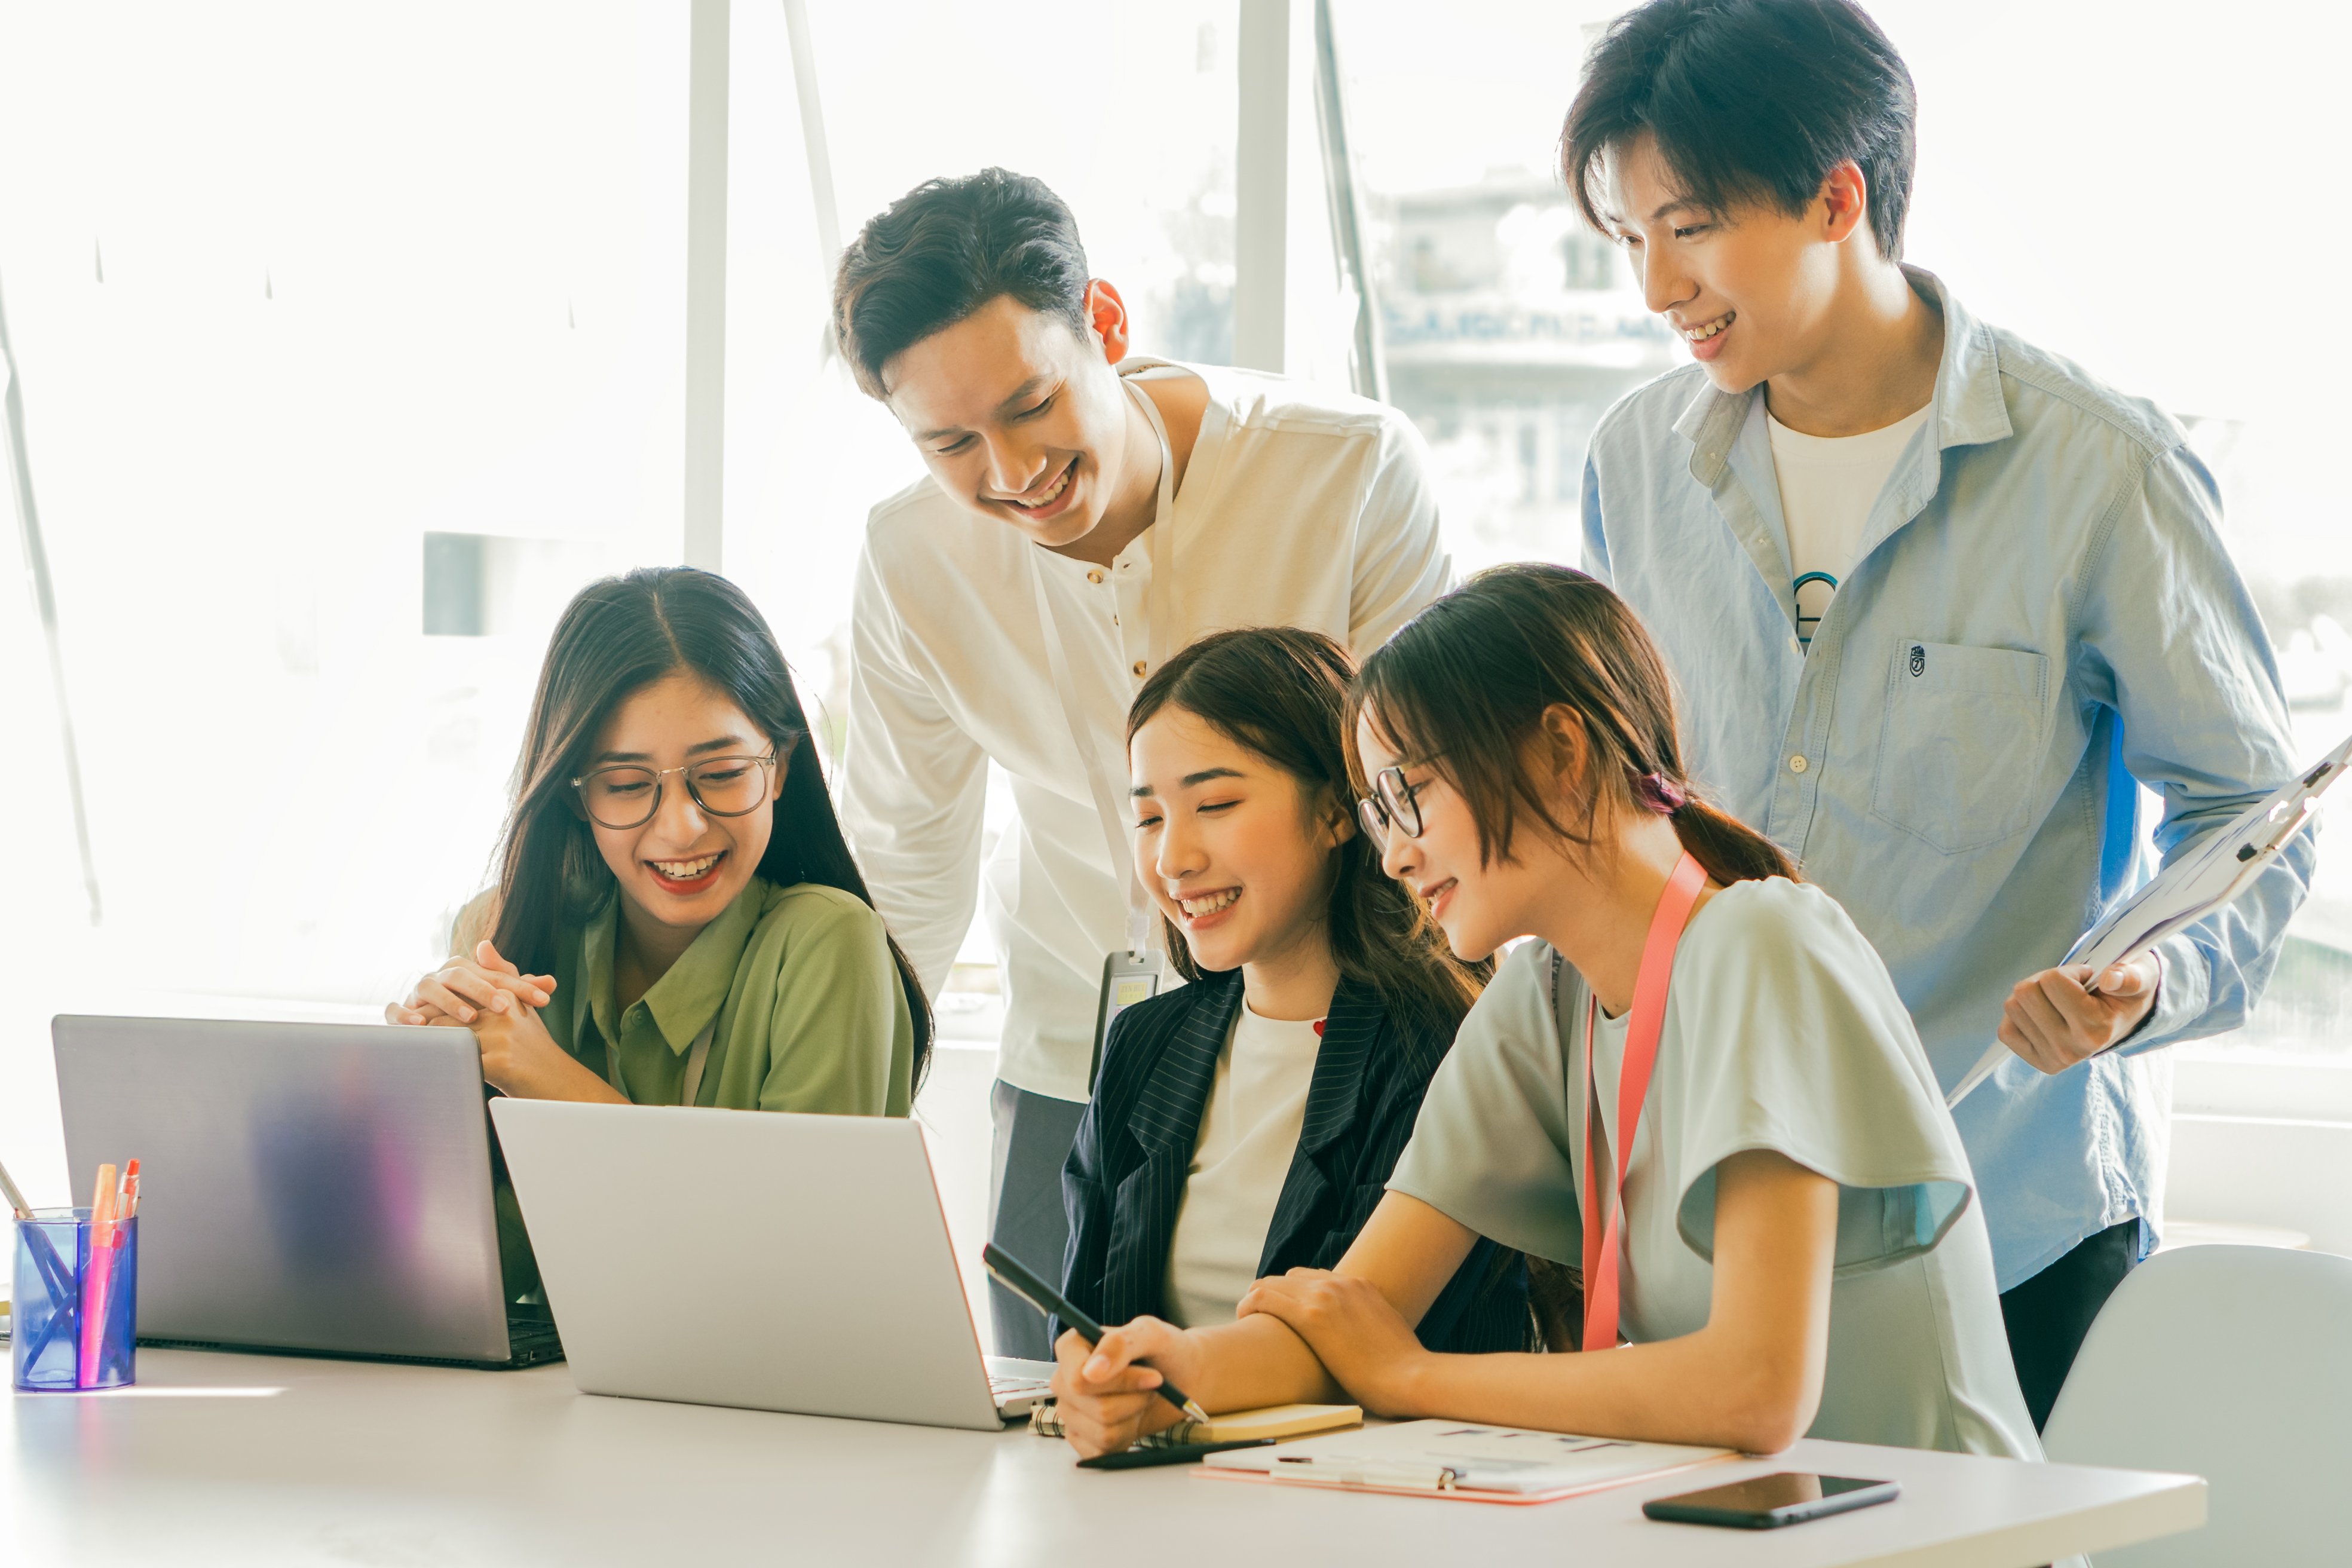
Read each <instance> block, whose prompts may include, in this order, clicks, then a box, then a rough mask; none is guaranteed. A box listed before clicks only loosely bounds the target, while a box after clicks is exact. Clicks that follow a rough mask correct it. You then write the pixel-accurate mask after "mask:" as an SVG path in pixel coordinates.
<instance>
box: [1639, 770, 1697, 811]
mask: <svg viewBox="0 0 2352 1568" xmlns="http://www.w3.org/2000/svg"><path fill="white" fill-rule="evenodd" d="M1633 796H1634V798H1635V799H1636V800H1639V801H1640V802H1641V803H1642V804H1643V805H1646V806H1648V807H1649V808H1650V809H1651V810H1652V811H1654V812H1656V813H1657V814H1658V815H1659V816H1673V815H1674V814H1675V813H1676V812H1678V811H1680V810H1681V809H1682V808H1683V807H1684V806H1685V805H1689V804H1690V792H1689V791H1687V790H1685V789H1684V788H1683V786H1682V785H1680V784H1676V783H1675V781H1674V780H1672V779H1670V778H1668V777H1667V776H1666V775H1665V774H1664V773H1642V774H1639V775H1637V776H1636V777H1635V778H1634V780H1633Z"/></svg>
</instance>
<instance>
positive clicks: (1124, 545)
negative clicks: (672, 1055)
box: [834, 169, 1451, 1359]
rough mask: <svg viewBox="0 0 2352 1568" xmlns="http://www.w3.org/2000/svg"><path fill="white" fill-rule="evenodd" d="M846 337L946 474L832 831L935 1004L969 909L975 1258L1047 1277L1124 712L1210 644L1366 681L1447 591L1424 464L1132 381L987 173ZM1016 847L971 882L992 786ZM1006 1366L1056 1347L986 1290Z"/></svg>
mask: <svg viewBox="0 0 2352 1568" xmlns="http://www.w3.org/2000/svg"><path fill="white" fill-rule="evenodd" d="M834 330H835V340H836V342H838V344H839V345H840V348H841V352H842V355H843V358H844V359H845V361H846V362H847V363H848V364H849V365H850V367H851V369H852V371H853V373H854V374H856V377H857V380H858V384H859V385H860V386H861V387H863V388H864V389H865V390H866V393H867V394H868V395H872V396H873V397H875V398H877V399H878V400H879V401H880V402H882V403H883V404H884V405H887V407H888V408H889V409H890V411H891V412H892V413H893V414H894V415H896V416H898V421H899V423H900V424H901V425H902V426H905V427H906V430H907V433H908V436H909V437H911V438H912V439H913V440H914V441H915V444H916V446H917V447H918V449H919V450H920V451H921V453H922V454H923V461H924V464H925V466H926V467H928V468H929V469H930V476H929V478H928V479H923V480H921V481H919V483H917V484H915V485H913V486H911V487H909V488H908V489H905V490H903V491H901V492H899V493H898V495H895V496H892V497H890V498H889V499H888V500H884V501H882V502H881V503H880V504H878V505H877V506H876V507H875V509H874V510H873V513H872V515H871V516H870V518H869V519H868V521H867V524H866V551H865V555H864V559H863V560H862V562H861V563H860V564H859V570H858V579H857V590H856V605H855V608H854V610H853V612H852V644H851V647H852V652H851V672H850V700H849V732H848V740H847V745H846V752H845V763H844V766H843V773H842V797H841V807H842V820H843V823H844V825H845V826H846V828H847V829H848V832H849V836H850V840H851V843H852V846H853V847H855V849H856V854H857V858H858V860H859V863H860V864H861V866H862V867H863V868H864V870H865V872H866V879H867V882H868V883H869V884H870V885H871V886H872V888H873V889H874V896H875V902H876V904H877V906H878V907H879V908H880V910H882V913H883V915H884V917H885V918H886V919H887V921H889V923H890V926H891V929H892V931H894V932H895V933H896V934H897V936H898V940H899V941H900V942H902V943H903V944H904V945H905V947H906V950H907V952H908V956H909V957H910V958H911V959H912V960H913V962H914V964H915V967H916V970H917V971H918V973H919V974H920V975H921V976H922V978H923V980H924V982H925V983H926V984H928V985H929V986H930V987H931V988H932V989H933V990H934V991H936V990H937V989H938V987H939V986H940V984H941V983H942V982H943V981H944V980H945V979H946V978H947V972H948V969H949V966H950V964H951V963H953V962H954V959H955V954H956V951H957V949H958V948H959V946H961V943H962V941H963V937H964V933H965V932H966V931H967V930H969V929H970V926H971V917H972V910H973V900H974V898H975V896H976V891H977V884H979V883H981V882H982V881H984V882H985V884H986V887H987V889H988V914H989V927H990V930H991V931H992V934H993V935H994V937H995V939H996V944H997V952H998V957H999V961H1000V963H1001V965H1002V973H1003V982H1004V989H1005V1022H1004V1035H1003V1046H1002V1052H1001V1055H1000V1057H999V1058H998V1069H997V1079H998V1081H997V1083H996V1086H995V1089H994V1093H993V1096H992V1111H993V1114H994V1119H995V1151H994V1169H993V1174H992V1180H991V1184H990V1193H989V1198H990V1205H989V1207H990V1215H989V1231H990V1236H991V1237H992V1239H993V1240H995V1241H996V1243H997V1244H998V1245H999V1246H1001V1247H1004V1248H1005V1249H1006V1250H1007V1251H1009V1252H1011V1253H1013V1255H1014V1256H1015V1257H1017V1258H1022V1259H1024V1261H1027V1262H1029V1263H1031V1264H1033V1265H1034V1266H1036V1267H1039V1268H1045V1269H1046V1270H1048V1271H1049V1272H1051V1271H1054V1270H1056V1269H1057V1268H1059V1264H1060V1258H1061V1254H1062V1250H1063V1247H1064V1243H1065V1239H1066V1219H1065V1217H1064V1214H1063V1208H1062V1195H1061V1166H1062V1161H1063V1159H1064V1157H1065V1156H1066V1154H1067V1153H1068V1152H1069V1147H1070V1142H1071V1140H1072V1138H1073V1137H1074V1136H1075V1134H1076V1130H1077V1123H1078V1117H1079V1114H1080V1113H1081V1112H1082V1111H1083V1110H1084V1109H1085V1102H1086V1098H1087V1089H1088V1082H1087V1079H1088V1074H1089V1072H1090V1071H1091V1068H1092V1065H1093V1053H1094V1024H1095V1017H1096V1003H1097V992H1098V987H1099V985H1100V984H1101V981H1102V976H1103V960H1104V957H1105V955H1106V954H1108V953H1110V952H1114V951H1118V950H1120V949H1124V948H1127V947H1128V946H1129V942H1130V938H1129V934H1128V933H1129V931H1130V930H1135V929H1140V928H1142V926H1143V925H1144V922H1143V921H1141V920H1139V919H1136V918H1135V915H1136V913H1137V912H1138V911H1139V910H1140V909H1141V903H1140V899H1139V892H1138V890H1137V889H1135V887H1134V884H1133V881H1132V879H1133V874H1134V873H1133V870H1132V868H1131V865H1130V862H1131V860H1132V856H1131V854H1130V852H1129V847H1128V844H1127V829H1128V826H1129V816H1128V814H1127V808H1126V805H1125V804H1124V803H1125V801H1126V797H1127V780H1128V772H1127V752H1126V744H1125V734H1126V714H1127V708H1128V704H1129V700H1131V699H1132V697H1133V696H1134V693H1135V690H1136V689H1137V688H1138V687H1139V686H1140V685H1141V684H1142V681H1143V679H1144V677H1145V675H1146V674H1148V673H1149V672H1150V670H1151V668H1154V667H1155V666H1156V665H1157V664H1158V663H1159V662H1160V660H1162V659H1164V658H1167V657H1168V656H1169V655H1171V654H1172V653H1174V652H1175V651H1176V650H1177V649H1179V648H1181V647H1183V646H1184V645H1185V644H1186V643H1188V642H1190V641H1191V640H1192V639H1193V638H1194V637H1198V636H1200V635H1201V634H1202V633H1203V632H1208V631H1213V630H1218V629H1220V628H1223V627H1228V626H1266V625H1290V626H1307V627H1311V628H1313V629H1315V630H1318V631H1321V632H1324V633H1326V634H1328V635H1329V636H1331V637H1335V638H1337V639H1339V641H1341V642H1343V643H1345V644H1347V645H1348V646H1349V647H1350V648H1351V649H1353V650H1354V651H1355V652H1356V653H1357V654H1358V655H1359V656H1360V655H1362V654H1363V653H1366V652H1369V651H1370V649H1371V648H1373V647H1377V646H1378V645H1379V644H1380V643H1381V641H1382V640H1383V639H1384V638H1386V637H1388V635H1389V634H1390V633H1391V632H1392V631H1394V630H1395V629H1396V628H1397V627H1398V626H1401V625H1402V624H1403V623H1404V622H1405V621H1406V620H1407V619H1409V618H1410V617H1411V616H1412V615H1413V614H1414V613H1415V612H1416V611H1418V610H1419V609H1420V608H1421V607H1422V606H1423V605H1426V604H1427V603H1429V601H1430V600H1432V599H1433V598H1435V597H1436V596H1437V595H1439V594H1440V593H1442V592H1444V590H1445V588H1446V587H1447V586H1448V585H1449V584H1450V581H1451V570H1450V566H1449V563H1448V562H1447V559H1446V555H1445V552H1444V549H1443V547H1442V546H1441V545H1440V543H1439V541H1438V529H1437V507H1436V503H1435V500H1433V497H1432V496H1431V494H1430V490H1429V487H1428V483H1427V479H1426V477H1425V471H1424V470H1425V468H1426V464H1425V461H1424V454H1423V446H1422V443H1421V440H1420V437H1419V436H1418V435H1417V433H1416V432H1415V431H1414V430H1413V427H1412V424H1411V423H1410V422H1409V421H1408V420H1407V419H1405V417H1404V416H1402V415H1401V414H1399V413H1397V412H1396V410H1394V409H1392V408H1389V407H1386V406H1383V405H1379V404H1374V403H1370V402H1367V401H1365V400H1363V399H1361V398H1357V397H1351V396H1348V395H1342V394H1337V393H1332V392H1328V391H1325V390H1322V389H1319V388H1315V387H1310V386H1307V385H1304V384H1298V383H1294V382H1290V381H1286V380H1284V379H1282V378H1280V377H1277V376H1270V375H1263V374H1254V373H1251V372H1247V371H1237V370H1229V369H1224V368H1222V367H1215V366H1192V365H1176V364H1171V363H1167V362H1165V361H1160V360H1153V359H1148V358H1140V357H1139V358H1133V359H1130V358H1129V356H1128V334H1129V325H1128V319H1127V310H1126V307H1125V305H1124V304H1123V303H1122V302H1121V300H1120V299H1119V296H1118V290H1117V289H1114V288H1113V287H1112V286H1111V285H1110V284H1108V283H1107V282H1105V281H1103V280H1101V279H1092V278H1089V276H1088V275H1087V261H1086V254H1085V252H1084V250H1083V249H1082V248H1081V247H1080V246H1079V243H1078V234H1077V226H1076V221H1075V220H1074V219H1073V218H1072V217H1071V216H1070V212H1069V209H1068V208H1067V207H1066V206H1065V205H1063V203H1062V202H1061V200H1060V198H1058V197H1057V196H1055V195H1054V194H1053V192H1051V191H1050V190H1048V189H1046V187H1045V185H1044V184H1041V183H1039V182H1038V181H1036V180H1034V179H1029V178H1027V177H1025V176H1023V175H1018V174H1009V173H1007V172H1005V171H1003V170H1001V169H989V170H983V171H982V172H981V173H980V174H974V175H971V176H970V177H968V178H964V179H957V180H934V181H930V182H929V183H927V184H923V185H920V186H918V187H917V188H916V189H915V190H913V191H912V192H909V193H908V195H906V196H904V197H902V198H901V199H900V200H899V201H898V202H897V203H895V204H893V205H891V206H890V207H889V208H888V210H887V211H885V212H884V213H882V214H881V215H880V216H877V217H876V218H874V219H873V220H872V221H871V222H870V223H868V224H867V225H866V228H865V230H864V232H862V233H861V234H860V235H859V236H858V237H857V239H856V242H855V243H854V244H853V245H851V246H850V247H849V248H848V250H847V251H846V252H845V255H844V256H843V258H842V264H841V271H840V274H839V276H838V278H837V279H835V286H834ZM991 760H993V761H994V762H995V763H997V764H998V765H999V766H1001V767H1003V769H1004V770H1005V772H1006V773H1009V774H1010V775H1012V782H1013V799H1014V802H1015V804H1016V805H1018V807H1019V811H1020V820H1019V822H1018V824H1017V825H1016V826H1014V827H1013V828H1012V829H1011V830H1010V831H1008V832H1007V833H1006V835H1005V836H1004V838H1003V841H1002V842H1001V843H1000V844H999V845H998V846H997V847H996V850H995V853H994V854H993V855H992V857H991V858H990V861H989V864H988V866H987V867H986V868H985V874H984V876H983V875H982V867H981V864H980V861H981V819H982V804H983V795H984V791H985V787H986V774H987V763H989V762H990V761H991ZM990 1300H991V1305H992V1311H993V1314H994V1320H995V1323H996V1343H997V1349H998V1350H999V1352H1001V1353H1003V1354H1007V1355H1021V1356H1031V1357H1035V1358H1038V1359H1045V1358H1048V1357H1050V1355H1051V1353H1052V1352H1051V1349H1050V1347H1049V1346H1048V1345H1047V1344H1046V1342H1045V1321H1044V1320H1043V1319H1042V1318H1041V1317H1039V1316H1038V1315H1037V1314H1036V1313H1035V1312H1034V1311H1033V1310H1029V1309H1028V1308H1027V1307H1025V1306H1024V1305H1023V1304H1022V1303H1020V1302H1019V1301H1018V1300H1017V1299H1016V1298H1013V1297H1012V1296H1011V1295H1010V1294H1009V1293H1008V1292H1005V1291H1003V1290H1001V1289H995V1288H994V1287H993V1286H992V1289H991V1297H990Z"/></svg>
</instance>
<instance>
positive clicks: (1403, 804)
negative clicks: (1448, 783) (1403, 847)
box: [1356, 768, 1422, 845]
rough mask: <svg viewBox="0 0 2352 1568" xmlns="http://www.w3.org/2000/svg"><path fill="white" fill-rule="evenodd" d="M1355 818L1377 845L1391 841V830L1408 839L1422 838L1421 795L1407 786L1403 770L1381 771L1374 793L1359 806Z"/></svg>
mask: <svg viewBox="0 0 2352 1568" xmlns="http://www.w3.org/2000/svg"><path fill="white" fill-rule="evenodd" d="M1356 816H1358V817H1359V818H1360V819H1361V820H1362V822H1363V824H1364V831H1365V832H1366V833H1369V834H1370V835H1371V836H1372V841H1373V842H1374V843H1376V844H1382V845H1385V844H1386V843H1387V842H1388V841H1389V829H1390V828H1391V826H1394V827H1396V828H1397V829H1398V830H1400V831H1401V832H1402V833H1403V834H1404V836H1405V837H1407V838H1418V837H1421V827H1422V823H1421V796H1420V793H1419V791H1418V790H1416V789H1415V788H1414V786H1413V785H1412V784H1407V783H1405V782H1404V770H1403V769H1402V768H1382V769H1381V771H1380V772H1379V773H1374V774H1373V775H1372V793H1371V794H1370V795H1367V796H1365V797H1364V798H1363V799H1362V800H1360V801H1358V802H1357V803H1356Z"/></svg>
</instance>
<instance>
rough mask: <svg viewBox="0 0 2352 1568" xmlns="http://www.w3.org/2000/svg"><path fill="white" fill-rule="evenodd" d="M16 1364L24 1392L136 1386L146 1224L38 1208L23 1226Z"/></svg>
mask: <svg viewBox="0 0 2352 1568" xmlns="http://www.w3.org/2000/svg"><path fill="white" fill-rule="evenodd" d="M12 1286H13V1288H12V1289H11V1291H10V1299H11V1300H12V1301H13V1302H14V1303H15V1304H14V1305H13V1306H12V1307H11V1308H10V1314H11V1328H12V1330H13V1332H12V1336H11V1340H10V1344H9V1352H10V1353H9V1360H10V1362H11V1363H13V1366H14V1371H15V1374H16V1375H15V1379H14V1381H15V1383H16V1387H17V1388H19V1389H20V1390H25V1391H27V1392H32V1393H70V1392H72V1391H73V1390H75V1389H80V1388H120V1387H121V1386H122V1385H123V1384H127V1383H130V1382H131V1381H132V1356H133V1350H134V1336H135V1334H136V1331H137V1325H138V1321H139V1222H138V1220H137V1219H135V1218H133V1219H122V1220H115V1221H112V1222H111V1223H110V1224H107V1225H93V1224H91V1223H90V1218H89V1210H88V1209H36V1210H34V1211H33V1217H32V1218H30V1219H20V1220H17V1221H16V1263H15V1271H14V1274H13V1276H12Z"/></svg>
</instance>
